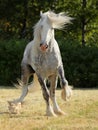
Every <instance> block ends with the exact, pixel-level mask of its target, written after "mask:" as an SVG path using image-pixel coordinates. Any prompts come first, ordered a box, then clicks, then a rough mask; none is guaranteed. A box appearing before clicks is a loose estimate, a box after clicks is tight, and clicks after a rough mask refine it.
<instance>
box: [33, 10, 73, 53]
mask: <svg viewBox="0 0 98 130" xmlns="http://www.w3.org/2000/svg"><path fill="white" fill-rule="evenodd" d="M40 16H41V18H40V21H39V22H38V23H37V24H36V26H35V30H34V35H36V34H37V36H38V37H37V39H40V40H39V46H40V49H41V50H42V51H46V50H48V48H49V47H50V45H51V41H52V40H53V38H54V29H55V28H56V29H61V28H63V27H64V25H65V24H66V23H69V22H70V20H71V18H70V17H68V16H66V15H65V14H64V13H59V14H55V13H54V12H52V11H48V12H45V13H42V12H41V13H40Z"/></svg>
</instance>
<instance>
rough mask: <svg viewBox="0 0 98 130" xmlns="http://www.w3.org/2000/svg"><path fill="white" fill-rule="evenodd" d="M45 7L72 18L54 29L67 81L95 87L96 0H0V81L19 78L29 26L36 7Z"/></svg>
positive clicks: (97, 62) (97, 73)
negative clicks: (70, 22) (60, 28)
mask: <svg viewBox="0 0 98 130" xmlns="http://www.w3.org/2000/svg"><path fill="white" fill-rule="evenodd" d="M48 10H52V11H54V12H55V13H60V12H66V13H67V14H68V15H69V16H70V17H73V18H74V20H73V21H72V24H69V25H67V26H66V27H65V28H64V30H62V31H60V30H55V37H56V39H57V41H58V44H59V47H60V50H61V55H62V59H63V63H64V69H65V76H66V78H67V80H68V81H69V84H71V85H73V86H74V87H76V88H95V87H96V88H98V0H10V1H9V0H0V85H6V86H8V85H12V82H16V81H17V78H20V73H21V72H20V70H21V68H20V65H21V60H22V56H23V52H24V49H25V46H26V45H27V43H28V42H30V41H31V40H33V26H34V25H35V24H36V23H37V21H38V20H39V19H40V11H43V12H45V11H48Z"/></svg>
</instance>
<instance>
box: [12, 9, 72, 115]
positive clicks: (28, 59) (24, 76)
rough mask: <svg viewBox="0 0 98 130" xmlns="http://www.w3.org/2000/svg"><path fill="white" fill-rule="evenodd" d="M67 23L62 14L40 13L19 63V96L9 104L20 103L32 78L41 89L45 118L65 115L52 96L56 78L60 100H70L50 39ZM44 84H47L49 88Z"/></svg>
mask: <svg viewBox="0 0 98 130" xmlns="http://www.w3.org/2000/svg"><path fill="white" fill-rule="evenodd" d="M71 19H72V18H71V17H69V16H67V15H66V14H65V13H64V12H62V13H58V14H56V13H54V12H52V11H47V12H44V13H43V12H40V20H39V21H38V22H37V23H36V25H35V26H34V39H33V40H32V41H31V42H29V43H28V44H27V46H26V48H25V51H24V55H23V59H22V62H21V81H22V93H21V96H20V97H19V98H18V99H16V100H14V101H13V103H16V102H22V101H23V100H24V98H25V96H26V95H27V93H28V89H29V87H28V81H29V78H30V76H31V75H33V76H34V77H33V80H36V82H39V84H40V86H41V89H42V94H43V98H44V100H45V102H46V115H47V116H57V114H58V115H63V114H65V113H64V112H63V111H62V110H61V109H60V107H59V105H58V103H57V101H56V96H55V89H56V87H57V81H58V77H59V78H60V85H61V87H62V92H61V97H62V98H63V99H64V100H68V99H69V98H70V97H71V95H72V90H71V87H70V86H69V85H68V81H67V80H66V78H65V74H64V67H63V62H62V57H61V53H60V49H59V46H58V43H57V41H56V39H55V36H54V30H55V29H59V30H61V29H63V28H64V25H66V24H68V23H70V22H71ZM47 81H48V82H49V84H50V87H49V88H48V87H47ZM50 99H51V100H52V103H53V104H52V105H51V104H50Z"/></svg>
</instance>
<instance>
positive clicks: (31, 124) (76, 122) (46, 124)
mask: <svg viewBox="0 0 98 130" xmlns="http://www.w3.org/2000/svg"><path fill="white" fill-rule="evenodd" d="M20 92H21V91H20V90H18V89H12V88H4V87H0V130H98V90H97V89H91V90H90V89H85V90H83V89H82V90H73V97H72V98H71V100H70V101H68V102H64V101H63V100H62V99H61V96H60V94H61V90H56V97H57V101H58V103H59V106H60V108H61V109H62V110H63V111H64V112H66V113H67V115H66V116H58V117H46V116H45V102H44V100H43V97H42V93H41V91H40V90H38V91H37V92H34V93H29V94H28V96H27V97H26V98H25V102H24V105H23V106H22V112H21V114H20V115H12V116H11V115H9V114H8V108H7V106H8V104H7V100H13V99H15V98H17V97H18V96H19V95H20Z"/></svg>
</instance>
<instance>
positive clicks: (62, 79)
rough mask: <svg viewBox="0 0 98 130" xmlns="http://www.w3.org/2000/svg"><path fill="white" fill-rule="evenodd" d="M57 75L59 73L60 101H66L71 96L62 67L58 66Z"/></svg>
mask: <svg viewBox="0 0 98 130" xmlns="http://www.w3.org/2000/svg"><path fill="white" fill-rule="evenodd" d="M58 73H59V77H60V83H61V87H62V93H61V96H62V99H63V100H68V99H69V98H70V97H71V95H72V90H71V88H70V86H69V85H68V81H67V80H66V79H65V75H64V69H63V66H60V67H59V68H58Z"/></svg>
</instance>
